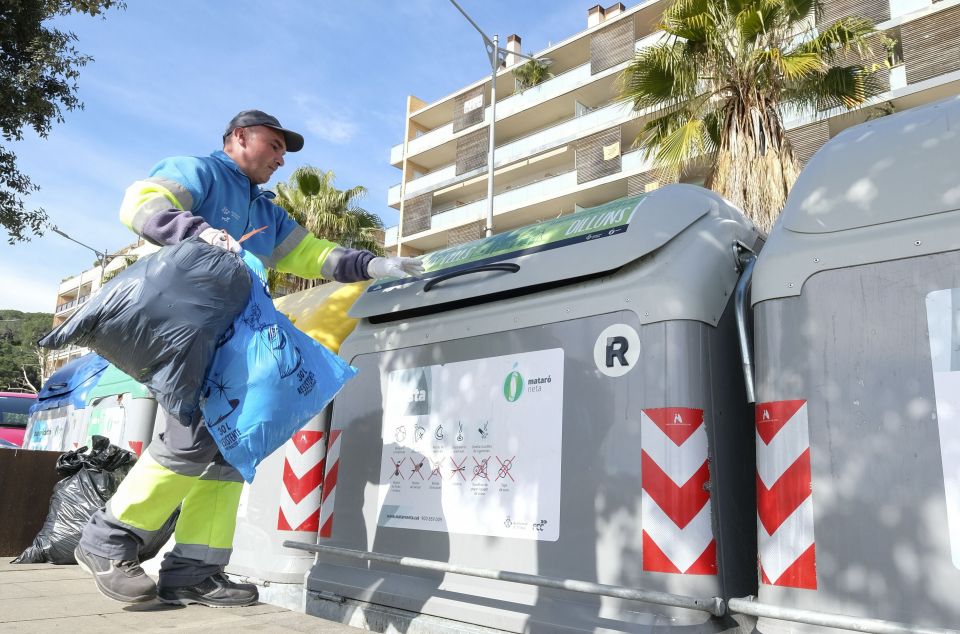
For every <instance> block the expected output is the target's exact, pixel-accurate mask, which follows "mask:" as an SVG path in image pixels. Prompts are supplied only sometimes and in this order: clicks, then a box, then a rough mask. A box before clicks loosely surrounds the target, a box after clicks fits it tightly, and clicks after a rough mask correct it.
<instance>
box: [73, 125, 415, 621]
mask: <svg viewBox="0 0 960 634" xmlns="http://www.w3.org/2000/svg"><path fill="white" fill-rule="evenodd" d="M302 147H303V137H302V136H300V135H299V134H297V133H296V132H293V131H291V130H287V129H285V128H284V127H283V126H281V125H280V122H279V121H278V120H277V119H276V118H275V117H272V116H270V115H268V114H266V113H265V112H262V111H260V110H245V111H243V112H241V113H239V114H238V115H237V116H236V117H234V118H233V119H232V120H231V121H230V123H229V124H228V125H227V129H226V131H225V132H224V135H223V150H222V151H217V152H214V153H213V154H211V155H210V156H207V157H174V158H168V159H164V160H163V161H161V162H160V163H158V164H157V166H156V167H154V168H153V171H152V172H151V174H150V176H149V177H148V178H146V179H144V180H141V181H137V182H135V183H134V184H133V185H131V186H130V187H129V188H127V191H126V195H125V196H124V199H123V203H122V204H121V208H120V219H121V220H122V221H123V223H124V224H125V225H126V226H127V227H129V228H130V229H132V230H133V231H134V232H135V233H136V234H138V235H140V236H143V237H144V238H145V239H146V240H148V241H150V242H152V243H154V244H159V245H170V244H176V243H178V242H180V241H181V240H184V239H186V238H191V237H194V236H197V237H199V238H201V239H202V240H205V241H206V242H209V243H210V244H212V245H214V246H219V247H221V248H224V249H227V250H230V251H233V252H238V251H239V250H240V245H239V244H238V242H237V240H238V239H239V238H240V237H241V236H243V235H246V234H247V233H250V232H253V231H257V233H255V234H253V235H252V236H251V237H250V238H249V239H248V240H246V241H245V242H244V244H243V248H244V249H246V250H247V251H249V252H251V253H253V254H254V255H256V256H257V257H259V258H260V259H261V260H262V261H263V263H264V264H265V265H266V266H267V267H269V268H274V269H277V270H278V271H282V272H287V273H293V274H295V275H299V276H301V277H307V278H313V277H325V278H328V279H334V280H337V281H339V282H356V281H360V280H367V279H372V278H381V277H403V276H405V275H419V274H420V273H422V272H423V267H422V265H421V264H420V261H419V260H417V259H415V258H404V257H377V256H374V254H372V253H370V252H369V251H363V250H357V249H350V248H345V247H342V246H339V245H336V244H334V243H332V242H329V241H327V240H322V239H320V238H317V237H316V236H314V235H312V234H311V233H309V232H308V231H307V230H306V229H304V228H303V227H301V226H300V225H299V224H297V223H296V222H295V221H294V220H293V219H292V218H290V216H289V215H288V214H287V212H286V211H284V210H283V209H282V208H280V207H278V206H276V205H274V204H273V202H272V199H273V194H272V193H271V192H268V191H264V190H261V189H260V185H262V184H264V183H266V182H267V181H269V180H270V178H271V177H272V176H273V173H274V172H275V171H276V170H277V168H279V167H281V166H282V165H283V164H284V160H283V157H284V154H285V153H286V152H297V151H299V150H300V149H301V148H302ZM258 230H259V231H258ZM159 414H160V416H162V417H164V418H165V421H164V422H165V431H164V432H163V433H162V434H161V435H160V437H159V439H158V440H155V441H154V442H153V443H151V444H150V446H149V447H148V448H147V450H146V452H144V454H143V456H141V458H140V460H138V461H137V463H136V465H135V466H134V468H133V469H131V471H130V473H129V474H128V475H127V477H126V478H125V479H124V480H123V482H122V483H121V485H120V487H119V489H118V490H117V492H116V493H115V494H114V496H113V497H112V498H111V499H110V500H109V502H108V503H107V505H106V507H104V508H103V509H101V510H99V511H98V512H97V513H95V514H94V516H93V517H92V518H91V519H90V522H89V523H88V524H87V526H86V528H85V529H84V531H83V535H82V536H81V539H80V544H79V545H78V546H77V549H76V551H75V555H76V558H77V563H79V564H80V566H81V567H82V568H83V569H85V570H86V571H87V572H89V573H91V574H93V577H94V579H95V580H96V584H97V588H98V589H99V590H100V592H101V593H102V594H103V595H105V596H107V597H109V598H111V599H115V600H117V601H124V602H128V603H137V602H140V601H148V600H151V599H153V598H154V597H157V598H159V599H160V600H161V601H163V602H165V603H173V604H181V605H186V604H190V603H200V604H202V605H207V606H211V607H228V606H242V605H250V604H252V603H255V602H256V601H257V599H258V595H257V589H256V586H254V585H251V584H239V583H234V582H232V581H230V580H229V579H228V578H227V577H226V576H225V575H224V574H223V570H224V568H225V566H226V564H227V563H228V562H229V560H230V554H231V551H232V546H233V533H234V528H235V526H236V515H237V507H238V505H239V501H240V493H241V491H242V488H243V479H242V477H241V476H240V474H239V473H238V472H237V470H236V469H234V468H233V467H232V466H230V465H229V464H228V463H226V462H225V461H224V460H223V456H221V455H220V452H219V451H218V449H217V446H216V444H215V443H214V441H213V439H212V438H211V436H210V434H209V433H208V432H207V430H206V427H205V426H204V425H203V423H202V421H197V423H196V424H194V425H182V424H180V422H179V421H177V420H176V419H175V418H173V417H172V416H169V415H168V414H167V413H166V412H164V411H162V410H161V412H160V413H159ZM159 424H160V423H159V421H158V425H159ZM177 506H180V516H179V518H178V520H177V526H176V546H175V547H174V548H173V550H172V551H170V552H169V553H167V554H166V556H165V557H164V559H163V563H162V564H161V567H160V581H159V585H157V584H154V582H153V580H152V579H150V578H149V577H148V576H147V575H146V574H145V573H144V571H143V569H142V568H141V567H140V562H139V547H140V545H141V544H143V543H144V542H145V541H146V540H147V539H149V538H150V537H151V536H152V535H154V534H156V532H157V531H158V530H160V529H161V528H162V527H163V525H164V523H165V522H166V521H167V519H168V518H169V517H170V515H171V514H172V513H173V511H174V510H175V509H176V508H177Z"/></svg>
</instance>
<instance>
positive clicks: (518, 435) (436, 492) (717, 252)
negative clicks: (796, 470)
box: [307, 185, 758, 632]
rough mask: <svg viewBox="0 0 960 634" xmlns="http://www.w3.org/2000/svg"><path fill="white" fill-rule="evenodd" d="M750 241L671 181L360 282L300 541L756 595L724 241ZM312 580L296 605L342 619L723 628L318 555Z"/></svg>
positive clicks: (748, 450)
mask: <svg viewBox="0 0 960 634" xmlns="http://www.w3.org/2000/svg"><path fill="white" fill-rule="evenodd" d="M757 243H758V236H757V232H756V231H755V230H754V229H753V227H752V226H751V225H750V224H749V223H748V222H747V221H745V220H744V219H743V217H742V216H741V214H740V213H739V212H738V211H737V210H736V209H734V208H732V207H731V206H730V205H729V204H727V203H726V202H725V201H724V200H723V199H722V198H720V197H718V196H716V195H715V194H713V193H711V192H709V191H707V190H704V189H702V188H698V187H693V186H688V185H674V186H669V187H664V188H662V189H659V190H656V191H654V192H651V193H649V194H646V195H643V196H637V197H632V198H626V199H621V200H616V201H613V202H611V203H608V204H605V205H602V206H600V207H595V208H592V209H588V210H585V211H582V212H579V213H577V214H574V215H571V216H565V217H561V218H558V219H555V220H552V221H548V222H543V223H540V224H536V225H532V226H530V227H525V228H521V229H517V230H513V231H509V232H506V233H503V234H499V235H496V236H493V237H490V238H487V239H484V240H481V241H477V242H473V243H469V244H466V245H462V246H459V247H453V248H448V249H445V250H442V251H438V252H435V253H432V254H430V255H428V256H427V257H426V260H425V262H426V267H427V271H428V272H427V274H425V275H424V277H423V279H420V280H417V281H413V282H409V281H406V282H405V281H404V280H396V281H393V282H381V283H378V284H374V285H372V286H371V287H370V288H369V289H368V290H367V292H365V293H364V294H363V295H362V296H361V297H360V299H359V300H358V301H357V302H356V303H355V304H354V306H353V308H352V310H351V313H350V314H351V316H354V317H359V318H360V322H359V325H358V326H357V329H356V330H355V331H354V333H353V334H352V335H351V336H350V337H349V338H348V339H347V340H346V341H345V342H344V344H343V346H342V348H341V350H340V354H341V355H342V356H343V357H344V358H345V359H348V360H349V361H350V362H351V363H352V364H353V365H355V366H356V367H358V368H359V369H360V374H359V376H358V377H357V378H356V379H354V380H353V381H351V382H350V383H349V384H348V385H347V387H346V388H345V389H344V391H343V392H342V393H341V394H340V395H339V396H338V397H337V398H336V400H335V401H334V403H333V415H332V427H331V434H330V440H329V446H328V452H327V472H326V477H325V481H324V490H323V497H324V500H323V503H322V506H321V528H320V535H321V539H320V542H319V543H320V544H322V545H329V546H335V547H342V548H348V549H352V550H354V551H373V552H378V553H387V554H391V555H397V556H406V557H416V558H422V559H430V560H438V561H443V562H448V563H451V564H455V565H460V566H472V567H482V568H488V569H499V570H506V571H511V572H519V573H527V574H534V575H542V576H548V577H557V578H564V579H572V580H582V581H589V582H599V583H603V584H613V585H619V586H627V587H631V588H642V589H646V590H656V591H665V592H670V593H675V594H679V595H684V596H688V597H696V598H709V597H718V596H719V597H724V596H742V595H745V594H752V593H753V592H755V590H756V544H755V542H754V535H755V525H754V517H755V507H754V491H755V484H754V472H753V429H752V425H751V414H750V411H749V409H748V405H747V403H746V399H745V397H744V385H743V378H742V377H743V375H742V372H741V369H740V357H739V351H738V348H737V339H736V332H735V325H734V316H733V310H732V304H733V302H732V301H731V296H732V294H733V290H734V287H735V284H736V282H737V280H738V272H737V266H736V256H735V248H736V245H738V244H741V245H744V246H746V247H751V248H755V247H756V246H757ZM308 590H309V591H310V592H308V608H307V609H308V611H310V612H312V613H314V614H321V615H327V616H334V617H339V618H344V615H345V612H344V610H352V609H353V608H352V607H350V606H353V605H367V606H369V605H371V604H376V605H378V606H386V607H387V608H389V609H391V610H401V611H403V612H402V613H403V614H404V615H405V616H404V617H402V618H406V617H409V616H411V615H416V614H425V615H432V616H434V617H441V618H444V619H451V620H453V621H457V622H461V623H464V622H465V623H471V624H476V625H480V626H485V627H494V628H499V629H503V630H507V631H516V632H519V631H530V630H531V628H534V630H535V629H536V628H540V630H541V631H551V632H555V631H583V632H586V631H589V632H593V631H595V630H597V628H610V629H615V630H617V631H630V632H647V631H651V628H653V627H656V628H657V631H664V629H669V628H670V627H677V628H681V629H682V628H683V627H688V628H693V629H685V630H683V631H697V632H715V631H725V629H726V628H728V627H732V625H731V621H722V620H717V619H713V618H711V617H710V616H709V615H708V614H706V613H705V612H698V611H692V610H686V609H680V608H674V607H664V606H658V605H652V604H644V603H635V602H634V603H631V602H629V601H625V600H621V599H614V598H609V597H599V596H590V595H582V594H574V593H570V592H565V591H562V590H554V589H547V588H538V587H535V586H532V585H521V584H516V583H508V582H504V581H497V580H491V579H483V578H478V577H470V576H462V575H456V574H443V573H437V572H428V571H422V570H416V569H411V568H405V567H402V566H398V565H394V564H387V563H378V562H373V563H368V562H365V561H359V560H356V559H351V558H348V557H344V556H341V555H330V554H322V553H321V554H320V555H319V556H318V562H317V564H316V565H315V566H314V568H313V569H312V571H311V574H310V576H309V581H308ZM331 597H340V598H344V599H347V600H349V601H355V602H359V603H357V604H353V603H347V604H345V605H346V606H347V607H343V606H341V604H339V603H337V602H334V601H327V600H325V598H331ZM337 610H340V612H339V613H337V612H336V611H337ZM389 614H392V615H396V614H399V613H397V612H390V613H389ZM391 618H393V617H392V616H389V615H387V616H382V619H386V620H390V619H391ZM397 618H401V617H397ZM395 625H397V626H398V627H402V625H400V624H399V623H398V624H395Z"/></svg>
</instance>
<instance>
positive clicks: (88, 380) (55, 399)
mask: <svg viewBox="0 0 960 634" xmlns="http://www.w3.org/2000/svg"><path fill="white" fill-rule="evenodd" d="M107 365H109V364H108V363H107V360H106V359H104V358H103V357H101V356H100V355H98V354H94V353H92V352H91V353H89V354H85V355H83V356H82V357H80V358H79V359H75V360H73V361H71V362H70V363H68V364H66V365H65V366H63V367H62V368H60V369H59V370H57V371H56V372H54V373H53V374H51V375H50V378H48V379H47V382H46V383H44V384H43V387H41V388H40V392H39V394H37V402H36V404H34V405H33V406H32V407H31V408H30V412H31V413H33V412H34V411H37V410H43V409H53V408H55V407H60V406H61V405H73V406H74V407H75V408H77V409H81V408H83V407H84V406H85V405H86V396H87V394H88V393H89V392H90V390H91V389H92V388H93V386H94V385H96V383H97V379H98V378H99V377H100V374H101V373H102V372H103V371H104V370H105V369H106V367H107Z"/></svg>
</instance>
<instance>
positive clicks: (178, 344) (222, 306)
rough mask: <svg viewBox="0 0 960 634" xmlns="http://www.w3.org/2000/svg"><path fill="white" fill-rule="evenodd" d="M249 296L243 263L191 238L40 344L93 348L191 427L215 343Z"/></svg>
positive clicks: (134, 269) (108, 289) (131, 270)
mask: <svg viewBox="0 0 960 634" xmlns="http://www.w3.org/2000/svg"><path fill="white" fill-rule="evenodd" d="M249 297H250V274H249V273H248V270H247V266H246V265H245V264H244V263H243V260H242V259H240V258H239V257H238V256H237V255H236V254H235V253H231V252H229V251H226V250H224V249H221V248H219V247H214V246H211V245H209V244H207V243H206V242H204V241H203V240H201V239H200V238H190V239H188V240H184V241H182V242H180V243H178V244H176V245H173V246H169V247H163V248H162V249H160V250H159V251H157V252H156V253H153V254H151V255H148V256H146V257H143V258H141V259H140V260H138V261H137V262H136V263H134V264H132V265H131V266H129V267H128V268H127V269H125V270H124V271H122V272H121V273H120V274H119V275H117V276H116V277H115V278H113V279H112V280H110V281H109V282H108V283H107V284H106V285H105V286H104V287H103V288H102V289H101V290H100V291H99V292H98V293H97V294H96V295H94V296H93V297H92V298H91V299H90V300H89V301H88V302H87V303H86V304H84V305H83V306H81V307H80V309H79V310H77V312H76V313H74V315H73V316H72V317H71V318H70V319H68V320H67V321H66V322H64V323H63V324H61V325H60V326H59V327H57V328H56V329H55V330H54V331H53V332H51V333H50V334H48V335H47V336H46V337H44V338H43V339H41V340H40V341H39V345H41V346H43V347H44V348H60V347H62V346H65V345H67V344H70V343H72V344H75V345H79V346H86V347H89V348H92V349H93V350H95V351H96V352H97V353H98V354H100V356H102V357H104V358H105V359H107V361H109V362H110V363H112V364H113V365H115V366H117V367H118V368H120V369H121V370H123V371H124V372H126V373H127V374H129V375H130V376H131V377H133V378H134V379H136V380H137V381H139V382H140V383H143V384H144V385H146V386H147V388H148V389H149V390H150V391H151V392H152V393H153V395H154V396H155V397H156V399H157V403H159V404H160V406H162V407H163V408H164V409H165V410H166V411H167V412H169V413H170V414H171V415H173V416H175V417H176V418H177V419H178V420H180V422H181V423H183V424H185V425H188V424H191V423H192V422H194V421H195V420H197V419H198V418H199V408H198V400H199V397H200V388H201V387H202V385H203V380H204V377H205V376H206V372H207V367H208V366H209V365H210V361H211V359H212V358H213V353H214V350H215V349H216V346H217V341H218V340H219V339H220V337H221V335H223V334H224V332H226V330H227V328H228V327H229V326H230V325H231V323H232V322H233V319H234V317H236V316H237V314H239V313H240V311H241V310H243V308H244V306H245V305H246V303H247V299H249Z"/></svg>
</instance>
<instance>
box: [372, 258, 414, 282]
mask: <svg viewBox="0 0 960 634" xmlns="http://www.w3.org/2000/svg"><path fill="white" fill-rule="evenodd" d="M367 273H369V274H370V277H372V278H374V279H378V278H381V277H404V276H407V275H421V274H422V273H423V262H421V261H420V258H402V257H389V258H379V257H378V258H373V259H372V260H370V264H368V265H367Z"/></svg>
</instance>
